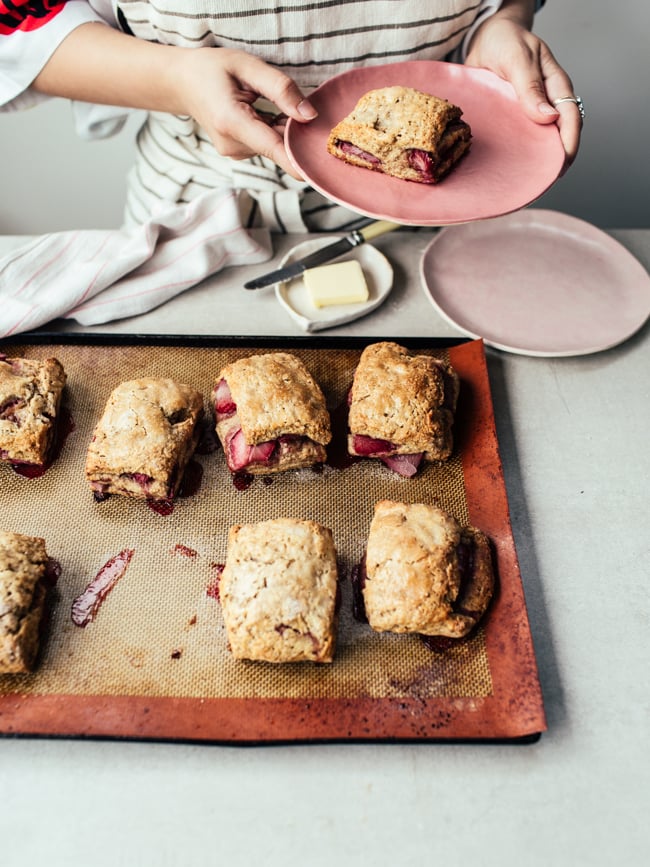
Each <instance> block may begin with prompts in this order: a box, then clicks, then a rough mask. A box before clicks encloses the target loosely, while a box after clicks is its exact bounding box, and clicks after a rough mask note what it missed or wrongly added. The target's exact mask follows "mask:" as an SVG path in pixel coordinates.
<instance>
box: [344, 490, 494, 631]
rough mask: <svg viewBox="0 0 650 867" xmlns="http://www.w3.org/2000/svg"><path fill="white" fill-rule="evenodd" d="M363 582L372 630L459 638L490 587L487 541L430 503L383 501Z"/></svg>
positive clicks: (373, 527)
mask: <svg viewBox="0 0 650 867" xmlns="http://www.w3.org/2000/svg"><path fill="white" fill-rule="evenodd" d="M361 584H362V593H363V602H364V606H365V613H366V617H367V619H368V623H369V624H370V626H371V627H372V628H373V629H374V630H376V631H377V632H400V633H417V634H419V635H429V636H431V635H436V636H438V635H440V636H446V637H448V638H463V637H464V636H466V635H467V634H468V633H469V632H470V631H471V630H472V629H473V628H474V626H475V625H476V624H477V623H478V621H479V620H480V619H481V617H482V616H483V615H484V614H485V611H486V610H487V607H488V604H489V602H490V599H491V598H492V594H493V592H494V574H493V568H492V556H491V552H490V543H489V541H488V539H487V537H486V536H485V534H484V533H482V532H481V531H480V530H477V529H476V528H474V527H462V526H461V525H460V524H459V523H458V521H456V519H455V518H453V517H451V516H450V515H448V514H447V513H446V512H444V511H442V509H438V508H436V507H435V506H430V505H426V504H423V503H414V504H412V505H411V504H406V503H397V502H393V501H391V500H381V501H380V502H378V503H376V505H375V512H374V516H373V519H372V522H371V525H370V532H369V534H368V542H367V548H366V554H365V561H364V564H363V566H362V570H361Z"/></svg>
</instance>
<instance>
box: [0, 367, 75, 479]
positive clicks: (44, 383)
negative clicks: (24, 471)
mask: <svg viewBox="0 0 650 867" xmlns="http://www.w3.org/2000/svg"><path fill="white" fill-rule="evenodd" d="M65 383H66V374H65V371H64V369H63V366H62V365H61V363H60V362H59V361H58V360H57V359H56V358H47V359H45V361H36V360H33V359H29V358H8V357H7V356H6V355H4V354H2V353H0V460H1V461H8V462H9V463H12V464H29V465H31V466H36V467H42V466H45V465H46V464H47V462H48V459H49V458H50V456H51V451H52V446H53V444H54V438H55V432H56V425H57V422H58V419H59V407H60V404H61V395H62V393H63V389H64V386H65Z"/></svg>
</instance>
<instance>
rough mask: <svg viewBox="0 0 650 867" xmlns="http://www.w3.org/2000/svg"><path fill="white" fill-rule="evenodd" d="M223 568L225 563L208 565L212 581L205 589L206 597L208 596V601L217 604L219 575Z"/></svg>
mask: <svg viewBox="0 0 650 867" xmlns="http://www.w3.org/2000/svg"><path fill="white" fill-rule="evenodd" d="M224 568H225V563H210V569H212V579H211V580H210V583H209V584H208V586H207V587H206V589H205V594H206V596H209V597H210V599H216V601H217V602H219V583H220V581H221V574H222V572H223V570H224Z"/></svg>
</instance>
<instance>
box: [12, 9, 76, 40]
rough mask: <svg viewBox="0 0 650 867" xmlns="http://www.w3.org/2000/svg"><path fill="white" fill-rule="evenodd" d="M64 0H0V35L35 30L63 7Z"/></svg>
mask: <svg viewBox="0 0 650 867" xmlns="http://www.w3.org/2000/svg"><path fill="white" fill-rule="evenodd" d="M65 4H66V0H0V36H9V35H11V34H12V33H13V32H14V31H16V30H23V31H29V30H37V29H38V28H39V27H42V26H43V25H44V24H47V22H48V21H51V20H52V18H54V16H55V15H58V14H59V12H61V10H62V9H63V7H64V6H65Z"/></svg>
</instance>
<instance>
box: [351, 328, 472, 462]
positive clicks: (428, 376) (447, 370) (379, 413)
mask: <svg viewBox="0 0 650 867" xmlns="http://www.w3.org/2000/svg"><path fill="white" fill-rule="evenodd" d="M458 389H459V380H458V374H457V373H456V371H455V370H454V369H453V368H452V367H451V365H449V364H447V363H446V362H444V361H441V360H440V359H437V358H434V357H433V356H430V355H417V354H414V353H412V352H409V350H408V349H405V348H404V347H403V346H400V345H399V344H397V343H391V342H386V341H385V342H381V343H373V344H371V345H370V346H367V347H366V348H365V349H364V351H363V352H362V354H361V358H360V359H359V364H358V365H357V368H356V371H355V374H354V380H353V383H352V389H351V392H350V395H349V401H348V402H349V414H348V428H349V433H348V452H349V453H350V454H351V455H357V456H361V457H367V458H379V459H380V460H382V461H383V462H384V463H385V464H387V465H388V466H389V467H390V468H391V469H392V470H394V471H395V472H397V473H399V474H400V475H403V476H412V475H414V474H415V473H416V472H417V470H418V468H419V466H420V464H421V462H422V461H443V460H446V459H447V458H448V457H449V456H450V455H451V453H452V450H453V436H452V426H453V421H454V413H455V410H456V402H457V399H458Z"/></svg>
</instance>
